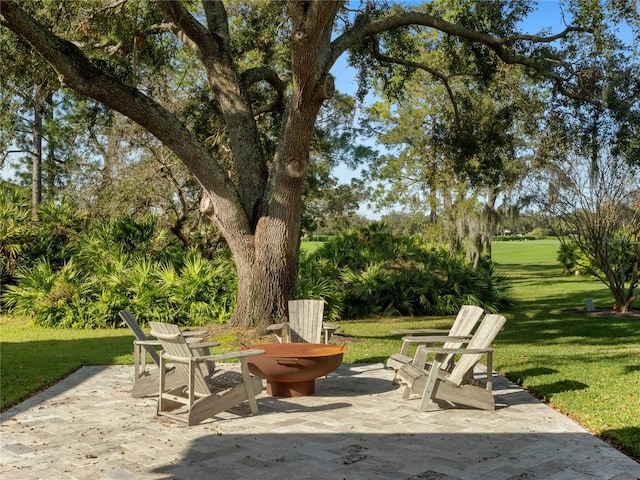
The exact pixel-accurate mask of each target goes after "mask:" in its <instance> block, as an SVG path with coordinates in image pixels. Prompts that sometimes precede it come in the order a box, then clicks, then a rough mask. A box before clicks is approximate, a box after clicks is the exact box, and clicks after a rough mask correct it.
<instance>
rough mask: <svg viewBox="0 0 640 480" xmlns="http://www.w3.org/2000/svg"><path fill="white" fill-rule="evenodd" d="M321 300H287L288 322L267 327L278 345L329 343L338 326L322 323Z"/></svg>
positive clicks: (322, 306)
mask: <svg viewBox="0 0 640 480" xmlns="http://www.w3.org/2000/svg"><path fill="white" fill-rule="evenodd" d="M323 313H324V301H323V300H289V321H288V322H286V323H277V324H275V325H270V326H269V327H267V329H268V330H270V331H272V332H273V334H274V335H275V336H276V338H277V339H278V341H279V342H280V343H283V342H284V343H329V339H330V338H331V335H332V334H333V332H335V331H336V330H337V329H338V328H340V325H338V324H337V323H324V322H323V321H322V320H323V318H322V315H323Z"/></svg>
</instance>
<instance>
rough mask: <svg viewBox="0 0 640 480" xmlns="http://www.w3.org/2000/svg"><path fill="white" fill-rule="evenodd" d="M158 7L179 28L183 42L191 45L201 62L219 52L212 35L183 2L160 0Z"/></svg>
mask: <svg viewBox="0 0 640 480" xmlns="http://www.w3.org/2000/svg"><path fill="white" fill-rule="evenodd" d="M157 6H158V8H160V9H161V10H162V11H163V12H164V13H165V14H166V15H168V16H169V18H170V19H171V20H172V21H173V23H175V24H176V25H177V26H178V28H179V29H180V33H181V34H182V35H180V34H179V35H180V36H181V40H182V41H183V42H185V43H186V44H187V45H189V47H190V48H191V50H192V51H193V52H194V53H195V54H196V55H197V56H198V58H200V60H203V61H204V60H205V59H206V58H207V57H208V56H210V55H211V54H213V53H214V52H216V51H217V50H218V48H217V45H216V42H214V40H213V36H212V35H211V33H210V32H209V31H208V30H207V29H206V27H205V26H204V25H202V24H201V23H200V22H198V21H197V20H196V19H195V18H194V17H193V15H191V13H189V11H188V10H187V9H186V8H185V7H184V6H183V5H182V3H181V2H179V1H175V0H158V2H157ZM186 39H188V40H189V41H186Z"/></svg>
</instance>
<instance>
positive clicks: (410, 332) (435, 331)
mask: <svg viewBox="0 0 640 480" xmlns="http://www.w3.org/2000/svg"><path fill="white" fill-rule="evenodd" d="M449 331H450V330H442V329H438V328H418V329H413V330H411V329H409V330H391V333H393V334H394V335H414V334H417V335H419V334H421V333H433V334H444V335H446V334H448V333H449Z"/></svg>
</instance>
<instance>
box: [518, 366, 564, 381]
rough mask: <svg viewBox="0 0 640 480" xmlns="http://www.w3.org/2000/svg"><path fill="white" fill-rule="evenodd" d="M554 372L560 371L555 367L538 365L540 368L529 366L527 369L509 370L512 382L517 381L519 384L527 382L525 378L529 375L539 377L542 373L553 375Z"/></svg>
mask: <svg viewBox="0 0 640 480" xmlns="http://www.w3.org/2000/svg"><path fill="white" fill-rule="evenodd" d="M554 373H558V370H555V369H553V368H546V367H538V368H527V369H525V370H517V371H515V372H508V375H507V376H508V377H509V379H510V380H511V381H512V382H515V383H517V384H519V385H522V384H523V383H525V379H527V378H529V377H538V376H540V375H551V374H554Z"/></svg>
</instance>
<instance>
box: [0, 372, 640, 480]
mask: <svg viewBox="0 0 640 480" xmlns="http://www.w3.org/2000/svg"><path fill="white" fill-rule="evenodd" d="M226 368H230V367H226ZM131 376H132V367H130V366H109V367H83V368H81V369H80V370H79V371H77V372H76V373H74V374H73V375H71V376H69V377H68V378H66V379H65V380H63V381H61V382H59V383H58V384H56V385H54V386H53V387H51V388H49V389H48V390H46V391H43V392H41V393H39V394H38V395H36V396H34V397H32V398H30V399H28V400H27V401H25V402H23V403H22V404H20V405H18V406H16V407H15V408H13V409H11V410H7V411H6V412H4V413H3V414H2V415H1V417H0V419H1V424H0V440H1V449H0V477H2V478H7V479H13V480H22V479H47V480H56V479H91V480H99V479H117V480H126V479H185V480H195V479H288V478H296V479H348V480H359V479H363V480H364V479H367V480H372V479H392V480H394V479H398V480H399V479H415V480H417V479H496V480H500V479H516V478H517V479H557V480H560V479H587V478H588V479H595V478H606V479H616V480H623V479H633V480H637V479H640V464H639V463H637V462H635V461H634V460H632V459H630V458H629V457H627V456H625V455H623V454H622V453H620V452H619V451H618V450H616V449H614V448H612V447H611V446H609V445H608V444H606V443H605V442H602V441H601V440H599V439H598V438H596V437H594V436H593V435H591V434H590V433H588V432H587V431H586V430H584V429H583V428H581V427H580V426H579V425H577V424H576V423H574V422H573V421H572V420H570V419H569V418H567V417H566V416H564V415H562V414H560V413H558V412H556V411H554V410H553V409H551V408H550V407H548V406H546V405H545V404H543V403H540V402H539V401H538V400H536V399H535V398H534V397H532V396H531V395H529V394H527V393H526V392H524V391H522V390H521V389H519V388H518V387H517V386H515V385H513V384H511V383H510V382H508V381H507V380H506V379H504V378H503V377H499V376H497V377H496V378H495V383H494V385H495V395H496V401H497V403H498V408H497V409H496V410H495V411H492V412H486V411H479V410H471V409H454V408H448V409H441V410H437V411H431V412H426V413H422V414H418V413H417V411H416V410H417V403H418V402H417V400H409V401H403V400H402V399H401V398H400V397H401V394H400V392H399V391H398V387H397V386H394V385H393V384H392V383H391V378H392V373H391V371H389V370H386V369H384V367H383V365H382V364H367V365H364V364H355V365H342V366H341V367H340V368H339V369H338V370H337V371H336V372H335V373H334V374H331V375H329V376H328V377H327V378H321V379H319V380H318V381H317V387H316V394H315V395H314V396H309V397H299V398H275V397H269V396H267V395H266V394H264V393H263V394H262V395H260V396H259V397H258V405H259V407H260V414H259V415H256V416H253V417H252V416H249V415H248V413H249V409H248V407H247V406H246V405H245V406H240V407H237V408H236V409H235V410H234V411H232V412H226V413H224V414H222V415H221V416H219V417H217V418H215V419H212V420H208V421H206V422H204V423H203V424H201V425H198V426H195V427H186V426H184V425H183V424H178V423H175V422H173V421H171V420H168V419H164V418H161V417H156V416H155V400H154V399H134V398H131V396H130V388H131Z"/></svg>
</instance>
